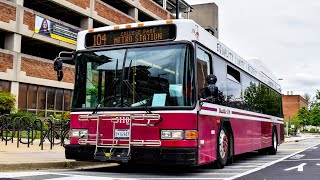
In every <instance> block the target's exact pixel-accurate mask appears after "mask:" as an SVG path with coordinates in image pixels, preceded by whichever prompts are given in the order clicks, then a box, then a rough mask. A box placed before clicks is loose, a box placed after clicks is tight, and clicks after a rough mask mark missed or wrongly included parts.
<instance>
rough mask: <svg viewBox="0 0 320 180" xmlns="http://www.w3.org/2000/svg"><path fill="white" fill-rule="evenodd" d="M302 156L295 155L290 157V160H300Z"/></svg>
mask: <svg viewBox="0 0 320 180" xmlns="http://www.w3.org/2000/svg"><path fill="white" fill-rule="evenodd" d="M303 156H305V154H297V155H294V156H292V157H290V159H301V158H302V157H303Z"/></svg>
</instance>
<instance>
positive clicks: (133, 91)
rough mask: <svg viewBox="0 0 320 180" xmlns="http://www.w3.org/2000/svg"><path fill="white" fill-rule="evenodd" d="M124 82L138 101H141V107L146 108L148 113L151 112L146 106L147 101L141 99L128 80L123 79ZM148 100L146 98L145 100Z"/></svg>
mask: <svg viewBox="0 0 320 180" xmlns="http://www.w3.org/2000/svg"><path fill="white" fill-rule="evenodd" d="M123 82H124V84H125V85H126V86H127V87H128V88H129V90H130V91H131V93H133V94H134V95H135V96H136V97H138V99H139V101H140V102H142V103H140V104H141V105H143V107H144V108H145V109H146V111H147V113H148V114H153V113H152V112H151V110H150V109H149V108H148V106H147V103H144V100H142V99H141V97H140V96H139V95H138V93H137V91H136V90H135V89H133V87H132V86H131V85H130V83H129V81H128V80H123ZM146 101H148V100H146Z"/></svg>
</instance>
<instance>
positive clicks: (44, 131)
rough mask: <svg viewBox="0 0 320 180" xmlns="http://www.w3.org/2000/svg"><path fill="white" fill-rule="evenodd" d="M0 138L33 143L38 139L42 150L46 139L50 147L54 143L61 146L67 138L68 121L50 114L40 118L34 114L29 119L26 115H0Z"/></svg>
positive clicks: (12, 141) (19, 142)
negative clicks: (13, 116) (33, 116)
mask: <svg viewBox="0 0 320 180" xmlns="http://www.w3.org/2000/svg"><path fill="white" fill-rule="evenodd" d="M0 126H1V127H0V128H1V131H0V133H1V139H2V141H5V145H8V143H14V140H15V141H16V143H17V148H19V145H20V144H24V145H27V146H28V147H29V146H30V145H34V143H35V142H36V140H40V142H39V147H41V150H43V144H44V142H45V141H46V140H48V141H49V143H50V149H52V148H53V147H54V146H55V145H60V146H63V145H64V144H65V143H66V142H67V141H68V140H69V129H70V121H69V120H66V121H63V120H59V119H56V118H54V117H53V116H51V117H50V118H43V119H40V118H38V117H36V116H35V120H31V119H30V118H28V117H27V116H22V117H15V118H10V115H8V114H4V115H0Z"/></svg>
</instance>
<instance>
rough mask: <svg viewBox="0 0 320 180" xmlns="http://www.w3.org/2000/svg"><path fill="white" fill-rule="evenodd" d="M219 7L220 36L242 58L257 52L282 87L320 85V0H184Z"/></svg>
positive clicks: (299, 90) (311, 89) (296, 89)
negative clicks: (208, 3)
mask: <svg viewBox="0 0 320 180" xmlns="http://www.w3.org/2000/svg"><path fill="white" fill-rule="evenodd" d="M185 1H186V2H188V3H190V4H191V5H192V4H201V3H207V2H214V3H216V4H217V5H218V7H219V40H220V41H221V42H223V43H224V44H225V45H226V46H228V47H229V48H230V49H232V50H233V51H235V52H236V53H237V54H238V55H240V56H241V57H242V58H244V59H248V58H252V57H254V58H258V59H259V60H260V61H262V63H263V64H265V65H266V66H267V67H268V69H270V70H271V71H272V73H273V74H274V76H275V77H276V78H278V79H282V80H280V81H279V82H280V85H281V87H282V93H283V94H287V91H290V92H291V91H293V94H300V95H304V94H305V93H308V94H310V95H311V97H314V96H315V93H316V90H317V89H319V90H320V1H319V0H303V1H301V0H268V1H257V0H241V1H239V0H185Z"/></svg>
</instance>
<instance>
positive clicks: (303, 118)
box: [298, 107, 310, 130]
mask: <svg viewBox="0 0 320 180" xmlns="http://www.w3.org/2000/svg"><path fill="white" fill-rule="evenodd" d="M298 120H299V121H300V124H301V125H302V127H303V130H304V129H305V126H306V125H310V118H309V111H308V109H307V108H306V107H302V108H301V109H299V111H298Z"/></svg>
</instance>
